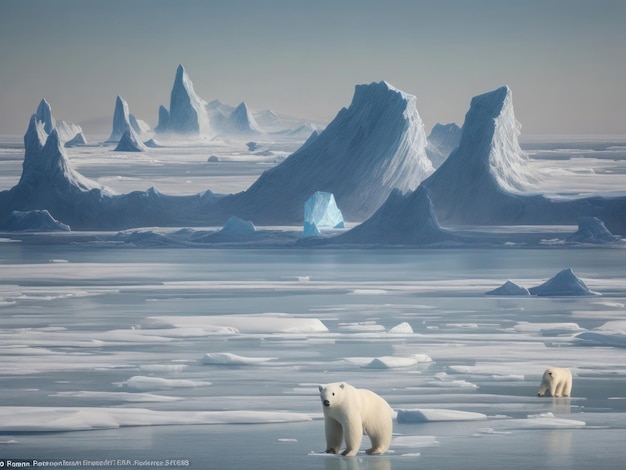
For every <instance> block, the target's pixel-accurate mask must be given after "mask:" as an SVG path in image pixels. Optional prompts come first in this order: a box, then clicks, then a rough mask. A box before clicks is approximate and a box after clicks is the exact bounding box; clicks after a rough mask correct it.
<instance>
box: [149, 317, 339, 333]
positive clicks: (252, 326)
mask: <svg viewBox="0 0 626 470" xmlns="http://www.w3.org/2000/svg"><path fill="white" fill-rule="evenodd" d="M142 327H143V328H200V329H203V330H207V331H208V332H225V331H230V333H231V334H237V333H248V334H250V333H266V334H271V333H323V332H327V331H328V328H326V326H324V324H323V323H322V322H321V321H320V320H318V319H317V318H295V317H288V316H272V315H258V316H250V315H215V316H197V317H189V316H179V317H171V316H162V317H147V318H146V319H145V320H144V321H143V322H142Z"/></svg>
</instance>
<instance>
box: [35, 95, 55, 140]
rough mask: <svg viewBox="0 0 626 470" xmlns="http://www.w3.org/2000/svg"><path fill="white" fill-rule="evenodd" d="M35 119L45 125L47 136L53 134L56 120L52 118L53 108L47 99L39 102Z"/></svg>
mask: <svg viewBox="0 0 626 470" xmlns="http://www.w3.org/2000/svg"><path fill="white" fill-rule="evenodd" d="M35 117H36V118H37V120H38V121H41V122H42V123H43V130H44V131H46V134H50V132H52V129H54V127H55V120H54V118H53V117H52V107H51V106H50V103H48V101H46V99H45V98H43V99H42V100H41V101H40V102H39V106H37V112H36V113H35Z"/></svg>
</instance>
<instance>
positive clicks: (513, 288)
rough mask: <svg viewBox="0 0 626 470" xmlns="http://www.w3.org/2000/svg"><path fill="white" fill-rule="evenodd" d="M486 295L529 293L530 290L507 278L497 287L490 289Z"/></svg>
mask: <svg viewBox="0 0 626 470" xmlns="http://www.w3.org/2000/svg"><path fill="white" fill-rule="evenodd" d="M486 295H530V292H529V291H528V289H526V288H525V287H523V286H520V285H519V284H516V283H515V282H513V281H510V280H509V281H506V282H505V283H504V284H502V285H501V286H500V287H498V288H497V289H494V290H490V291H489V292H487V293H486Z"/></svg>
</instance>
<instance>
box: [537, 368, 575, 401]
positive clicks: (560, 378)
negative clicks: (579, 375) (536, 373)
mask: <svg viewBox="0 0 626 470" xmlns="http://www.w3.org/2000/svg"><path fill="white" fill-rule="evenodd" d="M547 391H549V392H550V396H553V397H569V396H570V395H571V393H572V372H571V371H570V370H569V369H563V368H561V367H550V368H549V369H546V371H545V372H544V373H543V377H542V378H541V386H540V387H539V391H538V392H537V396H538V397H543V396H544V395H545V394H546V392H547Z"/></svg>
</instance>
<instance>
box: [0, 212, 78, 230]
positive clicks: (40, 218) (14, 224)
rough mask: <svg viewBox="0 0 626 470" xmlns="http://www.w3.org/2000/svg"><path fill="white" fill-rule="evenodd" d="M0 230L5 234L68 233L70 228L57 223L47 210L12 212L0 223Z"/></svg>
mask: <svg viewBox="0 0 626 470" xmlns="http://www.w3.org/2000/svg"><path fill="white" fill-rule="evenodd" d="M0 230H3V231H7V232H69V231H70V227H69V226H67V225H65V224H64V223H62V222H59V221H58V220H56V219H55V218H54V217H52V216H51V215H50V212H48V211H47V210H33V211H27V212H21V211H13V212H11V215H10V216H9V218H8V219H7V220H5V221H4V222H2V223H0Z"/></svg>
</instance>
